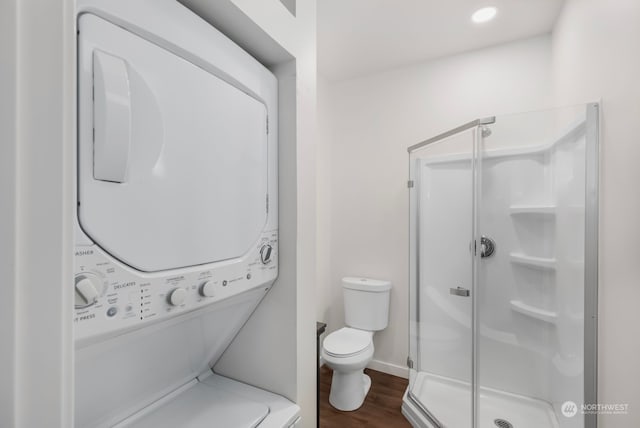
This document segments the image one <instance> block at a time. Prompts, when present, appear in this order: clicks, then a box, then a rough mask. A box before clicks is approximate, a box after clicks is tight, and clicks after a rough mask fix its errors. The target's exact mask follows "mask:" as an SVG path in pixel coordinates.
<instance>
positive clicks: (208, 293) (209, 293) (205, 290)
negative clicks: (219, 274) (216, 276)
mask: <svg viewBox="0 0 640 428" xmlns="http://www.w3.org/2000/svg"><path fill="white" fill-rule="evenodd" d="M214 294H215V290H214V286H213V282H211V281H205V282H203V283H202V284H201V285H200V295H201V296H203V297H213V295H214Z"/></svg>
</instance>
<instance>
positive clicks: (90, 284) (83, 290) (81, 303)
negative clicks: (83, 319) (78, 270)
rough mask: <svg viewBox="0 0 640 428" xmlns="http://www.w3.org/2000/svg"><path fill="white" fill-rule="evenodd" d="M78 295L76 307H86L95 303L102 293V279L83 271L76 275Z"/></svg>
mask: <svg viewBox="0 0 640 428" xmlns="http://www.w3.org/2000/svg"><path fill="white" fill-rule="evenodd" d="M75 283H76V285H75V289H76V297H75V306H76V309H80V308H86V307H88V306H91V305H93V304H94V303H95V302H96V300H98V296H99V295H100V291H99V290H100V288H101V284H100V280H99V279H98V277H96V276H95V275H92V274H89V273H83V274H80V275H76V281H75Z"/></svg>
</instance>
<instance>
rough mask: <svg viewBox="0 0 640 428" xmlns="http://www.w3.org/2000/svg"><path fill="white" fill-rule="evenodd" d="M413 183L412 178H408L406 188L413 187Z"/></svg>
mask: <svg viewBox="0 0 640 428" xmlns="http://www.w3.org/2000/svg"><path fill="white" fill-rule="evenodd" d="M413 185H414V183H413V180H409V181H407V187H408V188H412V187H413Z"/></svg>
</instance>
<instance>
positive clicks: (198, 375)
mask: <svg viewBox="0 0 640 428" xmlns="http://www.w3.org/2000/svg"><path fill="white" fill-rule="evenodd" d="M77 25H78V36H77V37H78V38H77V41H78V43H77V61H78V122H77V123H78V128H77V129H78V145H77V148H78V153H77V221H76V247H75V270H76V272H75V273H76V275H75V284H74V286H75V299H76V301H75V314H74V336H75V347H76V352H75V424H76V427H111V426H118V427H125V426H126V427H139V428H142V427H154V428H162V427H167V428H168V427H191V428H204V427H225V428H227V427H229V428H233V427H256V426H259V427H288V426H293V425H294V424H295V423H296V421H297V420H298V415H299V408H298V406H297V405H295V404H294V403H292V402H291V401H289V400H288V399H286V398H284V397H281V396H278V395H276V394H273V393H270V392H268V391H264V390H261V389H258V388H254V387H251V386H249V385H245V384H242V383H240V382H236V381H234V380H231V379H227V378H224V377H222V376H219V375H217V374H215V373H213V372H212V367H213V365H214V364H215V362H216V361H217V360H218V358H219V357H220V356H221V354H222V353H223V352H224V350H225V349H226V348H227V346H228V345H229V344H230V343H231V341H232V340H233V338H234V337H235V335H236V334H237V333H238V331H239V330H240V328H241V327H242V325H243V324H244V323H245V322H246V321H247V319H248V318H249V316H250V315H251V313H252V312H253V310H254V309H255V308H256V306H257V305H258V304H259V303H260V301H261V299H262V298H263V297H264V295H265V294H266V293H267V292H268V291H269V289H270V288H271V286H272V284H273V282H274V280H275V279H276V277H277V275H278V223H277V140H278V137H277V126H276V124H277V80H276V78H275V77H274V76H273V75H272V74H271V73H270V72H269V71H268V70H267V69H266V68H265V67H264V66H262V65H261V64H260V63H259V62H258V61H256V60H255V59H254V58H252V57H251V56H250V55H249V54H247V53H246V52H245V51H243V50H242V49H241V48H240V47H238V46H237V45H236V44H234V43H233V42H232V41H231V40H229V39H228V38H226V37H225V36H224V35H223V34H222V33H220V32H218V31H217V30H216V29H214V28H213V27H211V26H210V25H209V24H207V23H205V22H204V21H202V20H201V19H200V18H199V17H197V16H196V15H194V14H192V13H191V12H190V11H188V10H187V9H186V8H184V7H183V6H181V5H180V4H179V3H177V2H175V1H173V0H153V1H151V0H87V1H80V3H79V5H78V15H77Z"/></svg>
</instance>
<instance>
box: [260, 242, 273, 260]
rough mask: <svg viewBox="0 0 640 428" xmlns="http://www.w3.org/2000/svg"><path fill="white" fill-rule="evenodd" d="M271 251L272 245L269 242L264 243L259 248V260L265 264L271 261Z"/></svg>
mask: <svg viewBox="0 0 640 428" xmlns="http://www.w3.org/2000/svg"><path fill="white" fill-rule="evenodd" d="M272 253H273V247H272V246H271V245H269V244H265V245H263V246H262V248H260V261H261V262H262V264H264V265H266V264H269V263H271V255H272Z"/></svg>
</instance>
